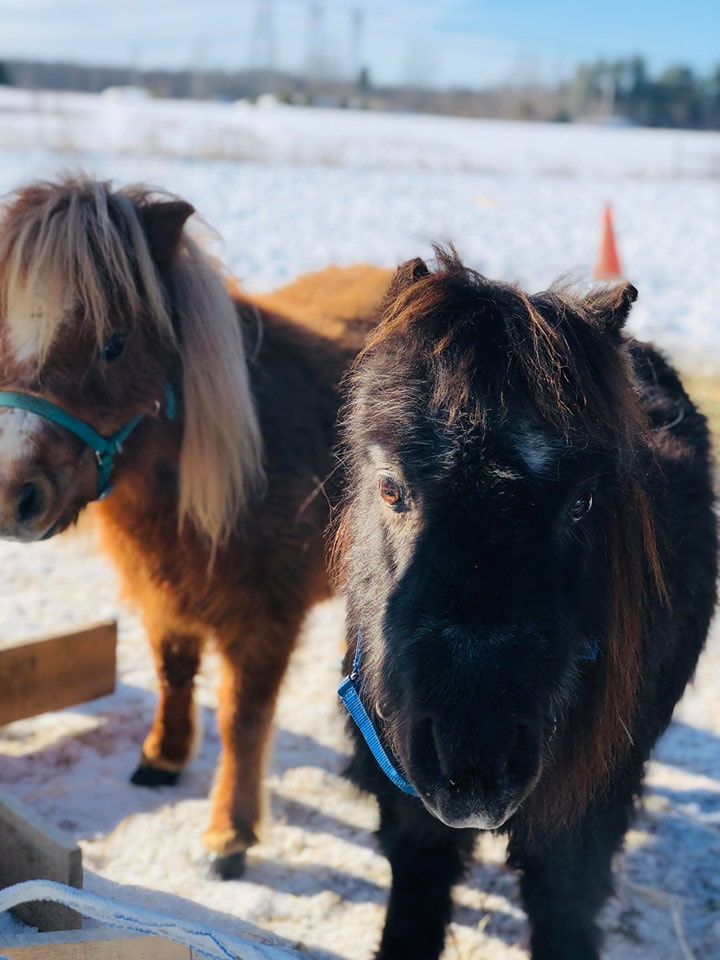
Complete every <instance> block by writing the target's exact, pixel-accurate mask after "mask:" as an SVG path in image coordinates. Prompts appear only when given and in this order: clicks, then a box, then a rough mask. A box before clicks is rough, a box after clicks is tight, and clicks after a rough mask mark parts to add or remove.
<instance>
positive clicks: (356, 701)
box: [0, 394, 598, 797]
mask: <svg viewBox="0 0 720 960" xmlns="http://www.w3.org/2000/svg"><path fill="white" fill-rule="evenodd" d="M0 396H2V395H1V394H0ZM361 643H362V630H358V635H357V641H356V643H355V659H354V660H353V665H352V670H351V671H350V674H349V676H347V677H345V679H344V680H343V682H342V683H341V684H340V686H339V688H338V695H339V696H340V699H341V700H342V702H343V703H344V704H345V708H346V709H347V712H348V713H349V714H350V716H351V718H352V720H353V721H354V723H355V726H356V727H357V728H358V730H359V731H360V733H361V734H362V737H363V739H364V741H365V743H366V744H367V745H368V747H369V749H370V752H371V753H372V755H373V757H374V758H375V760H376V762H377V765H378V766H379V767H380V769H381V770H382V772H383V773H384V774H385V776H386V777H387V778H388V780H390V781H391V782H392V783H394V784H395V786H396V787H397V788H398V790H402V792H403V793H406V794H407V795H408V796H410V797H419V796H420V794H419V793H418V792H417V790H416V789H415V787H413V785H412V784H411V783H409V782H408V781H407V780H406V779H405V777H404V776H403V775H402V774H401V773H400V771H399V770H398V769H397V767H396V766H395V765H394V764H393V762H392V760H391V759H390V757H389V755H388V753H387V751H386V750H385V748H384V747H383V745H382V743H381V742H380V737H379V736H378V735H377V731H376V730H375V727H374V726H373V722H372V720H371V719H370V715H369V713H368V712H367V710H366V709H365V707H364V705H363V702H362V700H361V699H360V644H361ZM597 655H598V642H597V638H596V637H594V638H592V639H591V640H590V641H589V642H588V647H587V653H586V654H585V656H583V657H581V658H580V659H581V660H596V659H597Z"/></svg>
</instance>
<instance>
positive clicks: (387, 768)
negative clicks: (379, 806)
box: [338, 630, 419, 797]
mask: <svg viewBox="0 0 720 960" xmlns="http://www.w3.org/2000/svg"><path fill="white" fill-rule="evenodd" d="M361 641H362V630H358V635H357V642H356V644H355V659H354V660H353V665H352V672H351V673H350V676H348V677H345V679H344V680H343V682H342V683H341V684H340V688H339V690H338V694H339V695H340V699H341V700H342V702H343V703H344V704H345V707H346V708H347V711H348V713H349V714H350V716H351V717H352V719H353V720H354V722H355V724H356V726H357V728H358V730H359V731H360V733H361V734H362V736H363V739H364V740H365V743H366V744H367V745H368V747H369V748H370V752H371V753H372V755H373V756H374V757H375V759H376V761H377V763H378V766H379V767H380V769H381V770H382V772H383V773H384V774H385V776H386V777H387V778H388V779H389V780H391V781H392V782H393V783H394V784H395V786H396V787H397V788H398V789H399V790H402V792H403V793H407V794H408V796H410V797H418V796H419V794H418V792H417V790H416V789H415V787H413V786H412V784H411V783H408V781H407V780H406V779H405V777H404V776H403V775H402V774H401V773H400V772H399V771H398V769H397V767H395V765H394V764H393V762H392V760H391V759H390V757H389V756H388V754H387V752H386V750H385V748H384V747H383V745H382V743H381V742H380V737H379V736H378V735H377V732H376V730H375V727H374V726H373V723H372V720H371V719H370V716H369V714H368V712H367V710H366V709H365V707H364V706H363V702H362V700H361V699H360V689H359V688H360V643H361Z"/></svg>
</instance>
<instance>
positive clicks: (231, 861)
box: [208, 850, 246, 880]
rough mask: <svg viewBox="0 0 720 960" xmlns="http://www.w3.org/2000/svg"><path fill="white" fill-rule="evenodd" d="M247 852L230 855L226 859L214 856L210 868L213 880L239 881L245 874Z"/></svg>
mask: <svg viewBox="0 0 720 960" xmlns="http://www.w3.org/2000/svg"><path fill="white" fill-rule="evenodd" d="M245 865H246V861H245V851H244V850H243V851H241V852H240V853H229V854H228V855H227V856H225V857H220V856H214V857H213V858H212V860H211V861H210V866H209V867H208V876H209V877H210V878H211V879H212V880H239V879H240V878H241V877H242V875H243V874H244V873H245Z"/></svg>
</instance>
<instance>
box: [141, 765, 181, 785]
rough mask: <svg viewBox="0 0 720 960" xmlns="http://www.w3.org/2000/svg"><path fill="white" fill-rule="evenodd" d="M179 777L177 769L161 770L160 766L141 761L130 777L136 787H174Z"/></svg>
mask: <svg viewBox="0 0 720 960" xmlns="http://www.w3.org/2000/svg"><path fill="white" fill-rule="evenodd" d="M179 779H180V774H179V772H178V771H177V770H161V769H160V768H159V767H151V766H150V765H149V764H147V763H141V764H140V766H139V767H138V768H137V770H136V771H135V773H134V774H133V775H132V776H131V777H130V783H132V784H134V785H135V786H136V787H174V786H175V784H176V783H177V782H178V780H179Z"/></svg>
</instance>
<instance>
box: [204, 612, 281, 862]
mask: <svg viewBox="0 0 720 960" xmlns="http://www.w3.org/2000/svg"><path fill="white" fill-rule="evenodd" d="M264 626H265V631H264V635H263V636H262V643H260V642H256V643H252V637H251V636H247V637H246V638H245V639H244V642H243V644H242V646H241V645H239V644H237V643H234V644H232V645H228V646H225V645H223V644H222V640H221V638H220V643H219V648H220V652H221V655H222V671H221V676H220V690H219V702H218V726H219V728H220V738H221V741H222V752H221V757H220V767H219V770H218V776H217V781H216V785H215V791H214V793H213V800H212V812H211V817H210V825H209V827H208V829H207V830H206V832H205V835H204V840H205V846H206V847H207V848H208V850H209V851H210V852H211V853H213V854H215V855H216V859H215V860H214V862H213V865H212V872H213V874H215V875H216V876H219V877H220V878H221V879H232V878H236V877H238V876H239V875H240V874H241V873H242V872H243V870H244V864H245V851H246V850H247V849H248V847H251V846H252V845H253V844H255V843H257V830H258V826H259V822H260V819H261V812H262V802H261V795H262V791H261V787H262V778H263V772H264V771H263V766H264V760H265V753H266V747H267V743H268V740H269V737H270V729H271V724H272V718H273V713H274V710H275V701H276V699H277V694H278V690H279V688H280V683H281V681H282V678H283V675H284V673H285V668H286V667H287V662H288V659H289V656H290V652H291V650H292V647H293V643H294V640H295V635H296V632H297V631H296V629H294V628H293V629H291V630H290V631H287V632H285V630H284V629H283V631H282V633H280V634H279V635H277V630H276V637H275V639H273V638H272V637H270V636H268V634H267V626H268V625H267V624H265V625H264ZM258 636H260V633H259V631H258Z"/></svg>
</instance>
